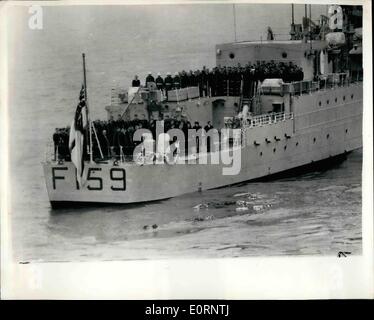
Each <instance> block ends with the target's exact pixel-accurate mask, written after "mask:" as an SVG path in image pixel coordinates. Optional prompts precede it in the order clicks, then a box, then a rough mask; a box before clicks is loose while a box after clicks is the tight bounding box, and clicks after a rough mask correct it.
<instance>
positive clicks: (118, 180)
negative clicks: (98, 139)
mask: <svg viewBox="0 0 374 320" xmlns="http://www.w3.org/2000/svg"><path fill="white" fill-rule="evenodd" d="M58 171H60V172H58ZM64 171H68V168H67V167H53V168H52V185H53V189H54V190H55V189H56V183H57V180H65V176H64V175H63V172H64ZM100 172H102V171H101V168H88V171H87V181H86V186H87V189H88V190H90V191H91V190H96V191H99V190H103V187H104V184H103V179H102V177H100V176H97V174H98V173H100ZM109 177H110V180H111V181H113V182H115V183H113V184H111V186H110V189H111V190H113V191H125V190H126V171H125V169H123V168H111V169H110V171H109ZM76 188H77V190H78V189H79V185H78V183H77V184H76Z"/></svg>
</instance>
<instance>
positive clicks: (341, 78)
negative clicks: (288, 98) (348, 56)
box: [280, 73, 361, 96]
mask: <svg viewBox="0 0 374 320" xmlns="http://www.w3.org/2000/svg"><path fill="white" fill-rule="evenodd" d="M360 80H361V78H360V77H359V73H357V76H356V77H350V76H349V74H348V73H329V74H325V75H321V76H320V78H319V80H318V81H311V80H310V81H297V82H291V83H285V84H283V85H282V89H281V90H280V91H281V95H283V94H285V93H290V94H292V95H296V96H297V95H302V94H310V93H312V92H315V91H321V90H327V89H332V88H339V87H347V86H349V85H350V84H351V83H356V82H359V81H360Z"/></svg>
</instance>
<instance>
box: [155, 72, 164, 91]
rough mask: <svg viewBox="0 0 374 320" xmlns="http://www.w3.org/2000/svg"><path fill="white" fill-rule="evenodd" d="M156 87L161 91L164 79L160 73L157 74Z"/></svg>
mask: <svg viewBox="0 0 374 320" xmlns="http://www.w3.org/2000/svg"><path fill="white" fill-rule="evenodd" d="M156 87H157V89H158V90H161V91H162V90H163V89H164V79H162V77H161V74H160V73H158V74H157V78H156Z"/></svg>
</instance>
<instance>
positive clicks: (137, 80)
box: [131, 75, 140, 87]
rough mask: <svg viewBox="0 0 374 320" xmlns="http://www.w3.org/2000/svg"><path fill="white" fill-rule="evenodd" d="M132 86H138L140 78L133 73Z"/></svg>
mask: <svg viewBox="0 0 374 320" xmlns="http://www.w3.org/2000/svg"><path fill="white" fill-rule="evenodd" d="M131 86H132V87H140V80H139V79H138V76H137V75H135V77H134V80H132V84H131Z"/></svg>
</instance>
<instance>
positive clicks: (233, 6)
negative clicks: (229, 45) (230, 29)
mask: <svg viewBox="0 0 374 320" xmlns="http://www.w3.org/2000/svg"><path fill="white" fill-rule="evenodd" d="M232 10H233V13H234V37H235V42H236V41H237V39H236V12H235V3H234V4H233V5H232Z"/></svg>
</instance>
